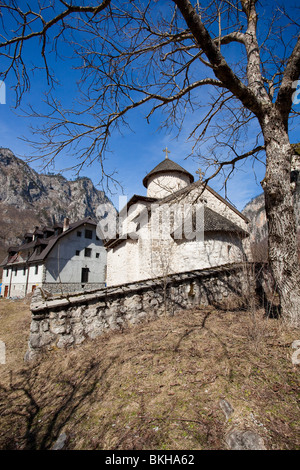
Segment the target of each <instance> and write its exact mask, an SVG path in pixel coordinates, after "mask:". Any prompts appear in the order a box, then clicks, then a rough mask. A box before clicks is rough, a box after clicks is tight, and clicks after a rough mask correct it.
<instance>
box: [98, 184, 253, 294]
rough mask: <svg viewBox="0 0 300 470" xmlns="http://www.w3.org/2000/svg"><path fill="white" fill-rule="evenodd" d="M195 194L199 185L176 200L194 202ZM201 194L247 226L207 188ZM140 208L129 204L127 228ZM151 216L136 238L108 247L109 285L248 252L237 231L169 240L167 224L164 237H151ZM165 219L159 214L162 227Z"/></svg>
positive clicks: (209, 203) (228, 260)
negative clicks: (185, 195)
mask: <svg viewBox="0 0 300 470" xmlns="http://www.w3.org/2000/svg"><path fill="white" fill-rule="evenodd" d="M197 196H199V188H196V189H195V190H194V191H192V193H191V194H189V195H188V197H187V198H186V199H185V200H184V201H183V200H181V201H180V202H181V203H194V202H195V201H197ZM201 197H202V198H203V199H205V201H206V204H207V206H209V207H210V208H211V209H212V210H214V211H215V212H218V213H220V214H221V215H223V216H224V217H226V218H228V219H229V220H231V221H232V222H234V223H236V224H237V225H239V226H240V227H242V228H243V229H245V230H247V223H246V222H245V220H244V219H243V218H241V217H240V216H239V215H238V214H237V213H236V212H234V211H233V210H232V209H231V208H230V207H228V206H227V204H225V203H224V202H223V201H222V200H219V199H218V198H217V197H216V196H215V195H214V194H212V193H211V192H210V191H209V190H205V191H204V193H203V195H202V196H201ZM199 202H200V201H199ZM142 208H143V207H142V205H141V204H136V205H133V206H132V208H131V211H130V214H129V215H128V221H127V222H128V223H127V227H128V228H129V227H131V229H133V228H134V227H135V224H130V223H129V220H132V218H134V217H135V216H136V215H137V214H139V213H140V212H141V210H142ZM154 218H155V214H154V213H153V212H152V219H149V221H148V224H146V225H144V226H141V229H140V230H139V231H138V232H137V234H138V235H139V239H138V240H127V241H126V240H124V241H123V242H122V243H121V244H120V245H118V246H116V247H115V248H111V249H109V250H108V255H107V261H108V276H107V284H108V285H109V286H110V285H117V284H123V283H126V282H134V281H137V280H143V279H149V278H153V277H156V276H164V275H166V274H170V273H176V272H178V273H179V272H185V271H191V270H194V269H204V268H208V267H214V266H219V265H223V264H229V263H234V262H240V261H243V260H244V259H245V256H248V249H247V248H248V240H247V239H246V240H245V241H242V240H241V239H240V238H239V236H238V235H237V234H231V233H218V232H213V233H206V234H205V238H204V241H201V240H194V241H193V240H191V241H187V240H173V238H172V237H171V236H170V232H171V231H172V230H170V228H169V225H168V227H167V230H166V231H165V234H166V233H168V236H167V237H166V239H164V240H163V239H162V238H160V236H158V237H157V238H153V237H152V234H151V223H152V221H153V220H154ZM166 222H168V217H167V216H166V217H164V216H163V217H162V227H164V223H166ZM124 225H126V223H125V224H124ZM155 225H156V223H155V224H154V226H155ZM129 231H130V230H129ZM248 259H249V258H248Z"/></svg>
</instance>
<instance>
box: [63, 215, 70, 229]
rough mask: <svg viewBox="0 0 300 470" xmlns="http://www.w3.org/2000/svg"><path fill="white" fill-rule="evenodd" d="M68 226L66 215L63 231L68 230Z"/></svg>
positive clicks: (68, 220)
mask: <svg viewBox="0 0 300 470" xmlns="http://www.w3.org/2000/svg"><path fill="white" fill-rule="evenodd" d="M69 228H70V219H68V217H66V218H65V219H64V227H63V232H66V230H69Z"/></svg>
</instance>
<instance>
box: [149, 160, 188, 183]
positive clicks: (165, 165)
mask: <svg viewBox="0 0 300 470" xmlns="http://www.w3.org/2000/svg"><path fill="white" fill-rule="evenodd" d="M170 172H174V173H175V172H176V173H184V174H185V175H187V176H188V177H189V178H190V182H191V183H193V181H194V177H193V175H191V173H189V172H188V171H186V170H185V169H184V168H182V166H180V165H178V163H175V162H173V160H170V159H169V158H165V160H163V161H162V162H160V163H159V164H158V165H157V166H156V167H155V168H153V170H151V171H150V173H148V174H147V175H146V176H145V178H144V179H143V185H144V186H145V187H146V188H147V186H148V180H149V178H150V177H151V176H153V175H158V174H161V173H170Z"/></svg>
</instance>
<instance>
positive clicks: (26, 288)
mask: <svg viewBox="0 0 300 470" xmlns="http://www.w3.org/2000/svg"><path fill="white" fill-rule="evenodd" d="M1 266H2V267H3V278H2V291H1V292H2V295H3V296H4V297H24V296H25V295H26V294H28V293H30V292H32V291H33V290H34V289H35V288H36V287H37V286H40V287H43V288H44V289H46V290H48V291H50V292H53V293H68V292H74V291H80V290H86V289H93V288H95V289H96V288H99V287H104V286H105V277H106V249H105V248H104V246H103V241H102V240H100V239H99V238H98V237H97V234H96V223H95V222H94V221H93V220H92V219H91V218H89V217H88V218H86V219H83V220H80V221H78V222H76V223H73V224H69V221H68V219H65V221H64V224H56V225H55V226H53V227H44V228H43V229H41V230H40V229H39V228H38V227H36V229H35V231H34V232H33V233H26V234H25V236H24V240H23V243H22V244H21V245H19V246H15V247H10V248H9V250H8V256H7V257H6V259H5V260H4V261H3V263H2V265H1Z"/></svg>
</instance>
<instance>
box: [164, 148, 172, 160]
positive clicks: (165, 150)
mask: <svg viewBox="0 0 300 470" xmlns="http://www.w3.org/2000/svg"><path fill="white" fill-rule="evenodd" d="M163 152H166V158H169V157H168V153H171V152H170V150H168V147H166V148H165V149H163Z"/></svg>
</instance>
